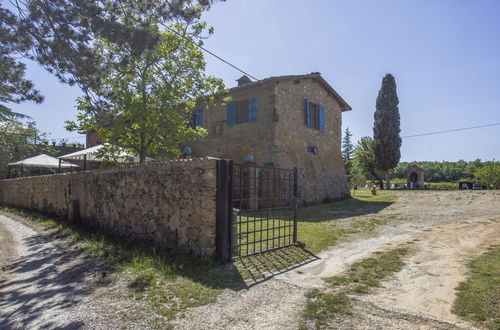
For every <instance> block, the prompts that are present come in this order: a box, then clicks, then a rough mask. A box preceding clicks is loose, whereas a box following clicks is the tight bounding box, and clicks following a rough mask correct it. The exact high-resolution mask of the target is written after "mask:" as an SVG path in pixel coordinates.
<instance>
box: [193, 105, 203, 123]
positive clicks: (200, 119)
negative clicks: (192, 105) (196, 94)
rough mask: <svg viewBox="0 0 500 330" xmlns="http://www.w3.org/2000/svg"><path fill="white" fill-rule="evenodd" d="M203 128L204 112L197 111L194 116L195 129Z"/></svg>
mask: <svg viewBox="0 0 500 330" xmlns="http://www.w3.org/2000/svg"><path fill="white" fill-rule="evenodd" d="M196 127H203V110H202V109H197V110H196V111H195V112H194V114H193V128H196Z"/></svg>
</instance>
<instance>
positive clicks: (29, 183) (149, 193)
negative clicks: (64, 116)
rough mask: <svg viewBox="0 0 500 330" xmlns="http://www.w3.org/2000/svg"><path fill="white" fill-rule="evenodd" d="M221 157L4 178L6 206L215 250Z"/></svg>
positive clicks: (0, 196) (172, 245)
mask: <svg viewBox="0 0 500 330" xmlns="http://www.w3.org/2000/svg"><path fill="white" fill-rule="evenodd" d="M216 164H217V159H216V158H210V157H208V158H199V159H181V160H174V161H167V162H161V163H150V164H145V165H137V166H132V167H128V168H121V169H111V170H98V171H92V172H90V171H87V172H80V173H66V174H55V175H45V176H35V177H26V178H17V179H10V180H1V181H0V205H5V206H13V207H21V208H28V209H34V210H39V211H43V212H45V213H48V214H51V215H56V216H60V217H64V218H67V219H70V220H72V221H78V222H82V223H84V224H86V225H88V226H90V227H92V228H94V229H97V230H99V231H103V232H107V233H111V234H115V235H118V236H121V237H123V238H126V239H131V240H140V241H150V242H152V243H154V244H155V245H156V246H158V247H160V248H169V249H173V250H176V251H179V252H187V253H193V254H197V255H207V256H208V255H213V254H214V253H215V234H216V233H215V231H216V190H217V186H216V183H217V178H216V176H217V175H216Z"/></svg>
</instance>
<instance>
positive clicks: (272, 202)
mask: <svg viewBox="0 0 500 330" xmlns="http://www.w3.org/2000/svg"><path fill="white" fill-rule="evenodd" d="M217 178H218V180H217V182H218V186H217V239H216V250H217V251H216V252H217V253H216V254H217V256H218V258H219V259H220V260H221V261H224V262H230V261H232V259H234V258H238V257H244V256H249V255H253V254H256V253H260V252H265V251H271V250H275V249H279V248H282V247H285V246H289V245H293V244H295V243H296V242H297V168H293V169H288V168H277V167H271V166H258V165H254V164H247V163H236V162H233V161H228V160H219V161H218V166H217Z"/></svg>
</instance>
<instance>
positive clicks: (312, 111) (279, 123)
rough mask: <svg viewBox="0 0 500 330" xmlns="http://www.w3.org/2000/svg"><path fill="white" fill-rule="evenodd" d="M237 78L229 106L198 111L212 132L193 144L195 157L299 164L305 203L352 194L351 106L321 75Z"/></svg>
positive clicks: (197, 119)
mask: <svg viewBox="0 0 500 330" xmlns="http://www.w3.org/2000/svg"><path fill="white" fill-rule="evenodd" d="M237 81H238V86H237V87H234V88H232V89H230V94H231V96H232V101H231V102H229V103H228V104H227V105H225V106H220V107H217V108H214V109H205V108H203V106H202V105H200V106H199V107H198V108H197V110H196V111H195V113H194V125H196V126H202V127H204V128H206V129H207V131H208V136H206V137H205V138H203V139H199V140H197V141H194V142H192V143H190V144H189V146H190V147H191V148H192V156H193V157H203V156H212V157H218V158H226V159H232V160H234V161H236V162H245V161H252V162H254V163H257V164H258V165H266V166H275V167H284V168H291V167H297V168H298V186H299V202H300V203H301V204H307V203H313V202H318V201H322V200H324V199H337V198H342V197H345V196H348V194H349V188H348V183H347V177H346V175H345V167H344V162H343V160H342V157H341V138H342V112H344V111H349V110H351V107H350V106H349V105H348V104H347V103H346V101H344V99H342V97H341V96H340V95H339V94H338V93H337V92H336V91H335V90H334V89H333V88H332V86H330V84H328V83H327V82H326V81H325V79H323V77H321V74H320V73H311V74H305V75H290V76H279V77H270V78H267V79H263V80H259V81H255V82H251V81H250V79H249V78H248V77H246V76H243V77H241V78H240V79H238V80H237Z"/></svg>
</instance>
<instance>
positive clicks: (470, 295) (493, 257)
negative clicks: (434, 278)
mask: <svg viewBox="0 0 500 330" xmlns="http://www.w3.org/2000/svg"><path fill="white" fill-rule="evenodd" d="M467 267H468V268H469V275H468V278H467V280H465V281H464V282H462V283H460V285H459V286H458V288H457V290H458V292H457V297H456V299H455V302H454V304H453V309H452V311H453V313H455V314H457V315H459V316H461V317H463V318H465V319H467V320H471V321H475V322H477V323H479V324H480V325H482V326H485V327H487V328H489V329H500V246H499V245H496V246H491V247H490V248H489V251H488V252H486V253H484V254H483V255H481V256H479V257H477V258H475V259H474V260H472V261H470V262H469V263H468V264H467Z"/></svg>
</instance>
